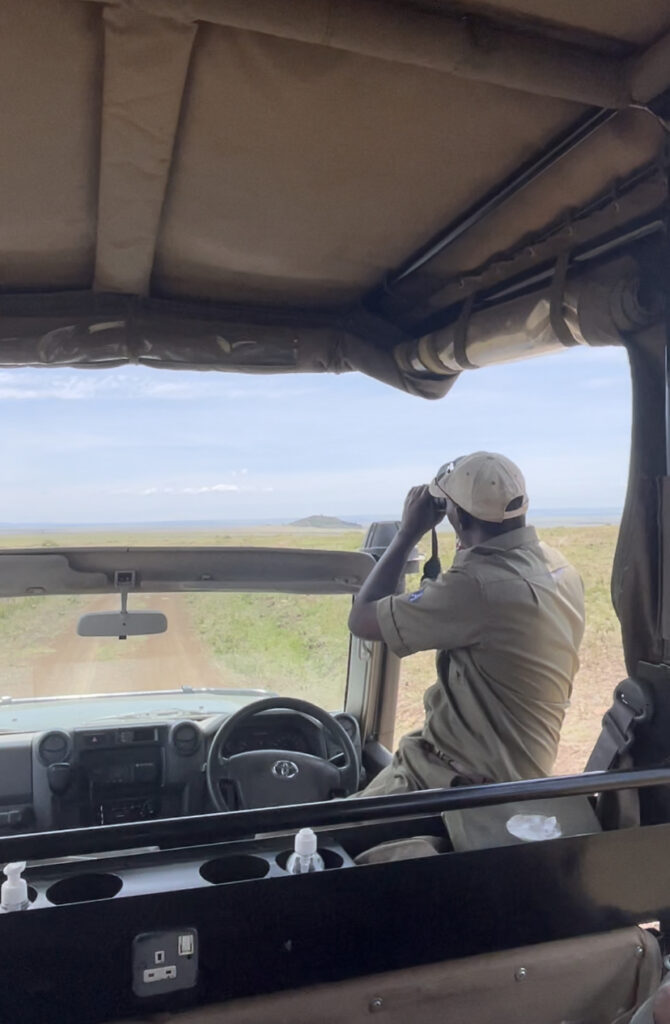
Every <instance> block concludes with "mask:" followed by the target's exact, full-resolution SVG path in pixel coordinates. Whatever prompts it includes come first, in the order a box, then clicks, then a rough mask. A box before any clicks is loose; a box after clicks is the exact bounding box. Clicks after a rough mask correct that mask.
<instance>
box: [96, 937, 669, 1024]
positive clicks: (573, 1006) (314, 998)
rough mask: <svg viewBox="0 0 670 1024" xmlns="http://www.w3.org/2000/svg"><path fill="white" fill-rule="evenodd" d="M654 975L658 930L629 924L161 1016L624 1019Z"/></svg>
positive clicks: (229, 1021)
mask: <svg viewBox="0 0 670 1024" xmlns="http://www.w3.org/2000/svg"><path fill="white" fill-rule="evenodd" d="M448 926H449V923H448V922H445V927H448ZM342 941H346V937H345V936H343V937H342ZM333 956H334V957H336V956H337V937H336V936H333ZM660 976H661V955H660V951H659V946H658V943H657V941H656V939H655V937H654V936H653V934H652V933H650V932H648V931H646V930H645V929H641V928H636V927H633V928H624V929H620V930H617V931H612V932H606V933H603V934H602V935H589V936H585V937H580V938H578V939H567V940H562V941H558V942H547V943H542V944H540V945H536V946H527V947H525V948H520V949H513V950H506V951H503V952H498V953H487V954H483V955H480V956H473V957H467V958H464V959H462V960H450V961H447V962H444V963H435V964H425V965H421V966H419V967H413V968H407V969H404V970H400V971H389V972H388V973H385V974H375V975H368V976H366V977H362V978H351V979H347V980H345V981H339V982H336V983H331V984H326V985H316V986H311V987H309V988H304V989H298V990H294V991H290V992H279V993H274V994H271V995H262V996H256V997H254V998H249V999H239V1000H234V1001H232V1002H228V1003H219V1004H215V1005H210V1006H203V1007H198V1008H196V1009H192V1010H188V1011H186V1012H182V1013H177V1014H175V1015H172V1016H168V1017H166V1018H165V1021H166V1024H167V1022H168V1021H169V1022H170V1024H315V1022H316V1021H318V1022H319V1024H370V1019H371V1014H374V1013H375V1012H376V1011H378V1012H379V1013H380V1017H379V1019H380V1021H383V1022H384V1024H407V1022H408V1021H411V1022H412V1024H435V1022H436V1021H444V1022H445V1024H462V1022H465V1021H467V1022H468V1024H521V1022H524V1024H565V1022H567V1021H570V1022H579V1024H627V1022H628V1021H629V1020H630V1018H631V1016H632V1015H633V1013H634V1012H635V1010H636V1009H637V1008H638V1007H639V1006H640V1005H641V1004H642V1003H643V1002H644V1001H645V1000H646V999H647V998H648V997H649V996H650V995H651V994H652V993H653V992H654V991H655V989H656V987H657V986H658V983H659V980H660ZM149 1019H150V1018H148V1017H147V1018H146V1019H145V1020H149ZM153 1019H154V1020H155V1018H153ZM161 1020H163V1018H161ZM116 1024H121V1022H120V1021H118V1022H116ZM125 1024H129V1022H127V1021H126V1022H125ZM134 1024H143V1020H142V1018H136V1019H135V1021H134Z"/></svg>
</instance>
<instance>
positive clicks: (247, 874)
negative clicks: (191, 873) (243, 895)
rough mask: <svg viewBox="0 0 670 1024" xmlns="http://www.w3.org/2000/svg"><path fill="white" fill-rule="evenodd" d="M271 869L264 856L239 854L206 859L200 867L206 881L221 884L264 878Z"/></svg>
mask: <svg viewBox="0 0 670 1024" xmlns="http://www.w3.org/2000/svg"><path fill="white" fill-rule="evenodd" d="M269 870H270V865H269V863H268V862H267V861H266V860H263V858H262V857H252V856H251V855H249V854H237V855H236V856H231V857H216V858H215V859H214V860H208V861H205V863H204V864H202V865H201V867H200V874H201V875H202V877H203V878H204V879H205V881H206V882H211V883H212V885H221V884H222V883H223V882H245V881H248V880H249V879H251V878H264V877H265V875H267V873H268V871H269Z"/></svg>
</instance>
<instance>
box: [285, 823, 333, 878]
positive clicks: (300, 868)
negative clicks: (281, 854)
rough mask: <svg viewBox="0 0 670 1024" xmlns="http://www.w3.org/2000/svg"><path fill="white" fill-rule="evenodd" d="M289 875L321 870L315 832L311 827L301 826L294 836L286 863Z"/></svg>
mask: <svg viewBox="0 0 670 1024" xmlns="http://www.w3.org/2000/svg"><path fill="white" fill-rule="evenodd" d="M286 870H287V871H288V873H289V875H305V874H307V873H308V872H309V871H323V870H324V867H323V858H322V857H321V855H320V854H318V853H317V850H316V834H315V833H314V832H313V831H312V829H311V828H301V829H300V831H299V832H298V833H297V835H296V837H295V846H294V851H293V853H292V854H291V856H290V857H289V859H288V861H287V863H286Z"/></svg>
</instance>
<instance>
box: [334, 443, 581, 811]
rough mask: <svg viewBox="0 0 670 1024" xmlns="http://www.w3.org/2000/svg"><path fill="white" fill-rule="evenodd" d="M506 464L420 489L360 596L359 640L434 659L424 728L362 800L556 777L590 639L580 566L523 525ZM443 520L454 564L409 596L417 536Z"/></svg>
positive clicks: (471, 460) (355, 612)
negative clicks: (405, 585) (406, 571)
mask: <svg viewBox="0 0 670 1024" xmlns="http://www.w3.org/2000/svg"><path fill="white" fill-rule="evenodd" d="M527 508H528V498H527V496H526V486H525V482H524V479H523V476H522V474H521V471H520V470H519V469H518V467H517V466H515V465H514V463H513V462H511V461H510V460H509V459H506V458H505V457H504V456H502V455H496V454H492V453H490V452H475V453H474V454H472V455H467V456H464V457H462V458H460V459H457V460H455V461H454V462H451V463H448V464H447V465H446V466H443V467H442V469H441V470H440V471H439V472H438V474H437V476H436V477H435V479H434V480H433V482H432V483H431V484H430V486H422V487H415V488H413V489H412V490H411V491H410V492H409V494H408V496H407V499H406V501H405V508H404V511H403V518H402V523H401V526H400V530H399V532H398V534H397V536H396V538H395V540H394V541H393V543H392V544H391V545H390V547H389V548H388V550H387V551H386V553H385V554H384V556H383V558H382V559H381V560H380V562H379V563H378V564H377V565H376V566H375V568H374V570H373V571H372V573H371V574H370V576H369V577H368V579H367V580H366V582H365V584H364V586H363V587H362V588H361V590H360V592H359V594H358V595H357V597H356V600H355V602H354V605H353V608H352V612H351V617H350V620H349V625H350V628H351V631H352V633H353V634H354V635H355V636H359V637H362V638H363V639H366V640H383V641H384V642H385V643H386V644H388V646H389V647H390V649H391V650H392V651H393V652H394V653H395V654H397V655H398V656H399V657H401V658H402V657H405V656H406V655H408V654H413V653H414V652H416V651H424V650H430V649H435V650H436V651H437V658H436V664H437V673H438V679H437V682H436V683H435V684H434V685H433V686H431V687H430V688H429V689H428V690H427V691H426V693H425V696H424V704H425V711H426V718H425V722H424V726H423V728H422V729H420V730H417V731H416V732H413V733H410V734H409V735H407V736H404V737H403V738H402V739H401V741H400V744H399V746H398V750H397V751H396V753H395V755H394V757H393V761H392V763H391V764H390V765H389V766H388V767H387V768H385V769H384V770H383V771H382V772H381V773H380V774H379V775H378V776H377V777H376V778H375V779H373V781H372V782H371V784H370V785H369V786H368V787H367V789H366V790H365V791H364V793H363V794H361V795H365V796H372V795H378V794H382V793H396V792H404V791H407V790H414V789H433V788H442V787H447V786H452V785H459V784H467V783H470V782H473V783H476V782H502V781H507V780H513V779H522V778H535V777H538V776H543V775H548V774H549V773H550V772H551V769H552V766H553V763H554V760H555V758H556V750H557V746H558V739H559V734H560V729H561V724H562V722H563V716H564V714H565V709H566V707H567V705H568V702H569V698H570V693H571V689H572V681H573V678H574V676H575V673H576V671H577V668H578V666H579V661H578V657H577V652H578V649H579V644H580V641H581V639H582V635H583V632H584V594H583V586H582V582H581V579H580V577H579V575H578V573H577V572H576V570H575V569H574V568H573V567H572V566H571V565H570V564H569V562H568V561H567V560H566V559H565V558H564V557H563V555H561V554H560V552H558V551H555V550H553V549H552V548H549V547H547V546H546V545H545V544H543V543H541V542H540V541H539V540H538V538H537V534H536V533H535V530H534V528H533V527H532V526H526V521H525V513H526V510H527ZM445 514H446V516H447V517H448V518H449V521H450V523H451V524H452V526H453V527H454V530H455V532H456V546H457V551H456V556H455V558H454V562H453V565H452V566H451V568H450V569H449V570H448V572H445V573H443V574H442V575H440V576H439V577H438V579H436V580H435V581H428V582H425V583H423V584H422V586H421V589H419V590H418V591H416V593H413V594H401V595H398V594H397V593H396V591H397V588H398V582H399V580H400V577H401V574H402V571H403V568H404V565H405V562H406V561H407V558H408V556H409V554H410V552H411V550H412V548H413V547H414V545H415V544H416V543H417V541H418V540H419V539H420V538H421V536H423V534H424V533H425V532H426V531H427V530H430V529H432V528H434V527H435V526H436V525H437V523H439V522H440V521H441V520H442V519H443V518H444V516H445Z"/></svg>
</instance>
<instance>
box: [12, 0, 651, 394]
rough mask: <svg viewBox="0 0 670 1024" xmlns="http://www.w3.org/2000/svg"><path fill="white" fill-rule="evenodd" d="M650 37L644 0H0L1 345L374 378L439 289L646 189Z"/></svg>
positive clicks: (601, 219)
mask: <svg viewBox="0 0 670 1024" xmlns="http://www.w3.org/2000/svg"><path fill="white" fill-rule="evenodd" d="M669 33H670V4H668V2H667V0H638V2H636V3H635V4H631V3H628V2H624V0H591V2H590V3H583V2H581V0H490V2H488V3H486V4H481V3H470V2H468V3H451V2H447V0H413V2H409V0H405V2H401V0H398V2H392V0H291V2H286V3H281V4H277V3H275V2H274V0H0V89H1V94H2V96H3V103H2V105H0V149H1V151H2V152H1V157H0V193H1V194H2V196H3V200H4V201H3V203H2V205H1V206H0V267H1V268H2V271H1V281H2V290H3V294H2V296H0V363H4V364H5V365H35V364H38V365H41V364H62V363H68V364H73V363H74V364H76V363H78V362H79V363H82V362H84V363H85V362H87V361H88V362H91V361H92V362H94V363H102V364H105V363H112V362H115V361H124V360H125V359H137V358H140V359H144V360H145V361H153V362H154V364H163V363H164V364H179V363H180V362H181V363H182V364H184V365H209V364H215V363H216V361H217V359H220V360H221V362H222V365H223V364H225V363H226V360H227V365H228V367H229V368H233V369H240V368H242V369H248V370H254V369H255V370H265V371H268V370H282V369H320V368H321V369H323V368H325V369H348V368H350V367H351V366H357V367H359V368H363V369H367V370H368V372H375V371H377V373H378V375H381V376H383V375H384V373H386V374H387V376H388V374H391V375H392V371H391V370H389V369H388V367H387V368H386V369H384V368H383V365H382V364H383V354H384V353H386V352H388V351H389V350H390V349H391V348H392V347H393V346H394V345H395V344H396V343H397V342H398V341H399V340H401V339H402V338H406V337H408V336H411V335H412V334H413V333H414V332H416V331H417V330H418V329H419V325H420V324H421V323H422V322H423V321H424V320H425V318H426V317H428V316H430V315H431V314H433V313H434V312H435V311H436V310H439V309H441V308H443V307H444V306H445V305H449V303H453V302H454V301H455V300H456V299H458V298H459V297H460V298H462V297H463V294H465V293H466V292H467V291H468V290H469V285H468V286H466V287H465V291H464V281H465V282H468V281H471V280H479V281H484V282H485V283H486V282H489V280H490V279H494V280H496V281H504V280H505V278H506V276H507V275H508V274H509V273H511V272H512V270H514V271H515V272H516V271H519V270H524V269H528V267H532V265H533V263H534V262H540V261H542V260H545V259H548V258H553V257H554V256H555V254H556V252H558V251H560V250H561V249H562V248H565V247H566V246H570V245H574V243H575V238H576V237H577V238H579V239H581V238H588V237H591V236H593V237H596V236H598V235H599V234H600V233H602V232H605V231H607V230H611V229H613V228H617V227H620V226H621V225H622V224H626V223H627V222H628V221H632V220H635V219H636V218H639V217H640V216H642V215H644V214H645V213H646V212H648V211H650V210H653V209H654V208H656V207H658V206H659V205H660V204H661V203H662V202H663V201H664V199H665V183H664V178H663V174H662V173H661V171H660V162H661V158H662V154H663V146H664V138H665V135H664V130H663V125H662V123H661V122H660V121H659V119H658V112H657V111H655V110H654V109H653V104H654V103H655V102H656V101H657V97H658V96H660V95H661V94H662V93H663V92H664V91H665V89H666V88H667V87H668V86H670V70H669V69H670V35H669ZM649 105H651V107H652V109H649ZM645 108H646V109H645ZM599 111H605V112H608V111H609V112H611V115H612V116H609V115H608V117H607V118H606V119H603V122H602V124H600V126H599V127H598V129H597V130H596V131H594V132H592V133H591V134H589V135H588V137H587V138H585V140H584V141H583V142H581V144H580V145H578V146H575V147H574V148H571V149H570V150H569V151H568V152H567V153H566V154H565V155H564V156H563V157H562V159H561V160H560V161H558V162H557V163H555V164H554V165H553V166H551V167H549V168H548V169H547V170H546V171H545V172H544V173H543V174H541V175H540V176H538V177H536V179H535V180H534V181H532V183H531V184H529V185H528V186H527V187H526V188H524V189H523V190H522V191H521V192H519V193H518V194H516V195H514V196H513V197H512V198H510V199H509V200H508V201H507V202H505V203H504V204H502V205H500V206H498V207H497V208H496V209H494V210H493V211H492V212H490V213H489V214H488V215H487V216H486V217H485V218H483V219H482V220H480V221H479V222H478V223H476V224H474V225H473V226H471V227H470V228H469V229H468V230H466V231H464V232H462V233H461V234H460V235H459V236H458V237H457V238H456V239H455V240H454V241H453V242H452V244H450V245H449V246H448V247H446V248H444V250H443V251H441V252H440V253H439V254H438V255H437V256H436V257H435V258H433V259H431V260H429V261H427V262H426V264H425V265H423V266H422V267H421V268H420V269H418V270H417V271H416V273H413V274H412V275H411V276H408V277H407V279H406V280H403V281H401V282H394V275H395V272H396V270H397V269H398V268H401V267H403V265H406V264H407V261H408V259H410V258H411V256H412V254H414V253H415V252H417V251H420V250H421V249H422V247H424V246H425V245H426V243H427V242H428V241H429V240H430V239H431V238H433V237H434V236H436V234H439V232H441V231H442V230H443V229H444V228H445V227H448V226H449V225H453V224H454V223H458V221H459V218H462V217H463V216H464V214H467V212H468V211H469V210H471V209H472V208H473V207H476V206H477V204H478V203H480V202H481V200H482V198H483V197H486V196H489V195H491V194H494V195H495V193H496V190H499V189H500V187H501V185H502V183H504V182H505V181H506V180H507V179H509V177H510V176H513V175H514V173H515V171H516V170H517V169H518V168H520V167H522V166H523V165H524V164H527V163H528V162H529V161H533V160H534V159H536V158H537V156H538V154H541V153H542V152H543V150H545V149H546V148H547V147H548V146H551V144H552V142H553V140H555V139H556V138H557V137H558V136H560V135H561V133H565V132H567V131H569V130H570V129H571V127H572V126H574V125H575V124H578V123H580V122H581V121H583V120H584V119H585V118H588V117H590V116H593V114H594V113H598V112H599ZM637 172H640V180H639V182H638V183H636V184H634V187H633V186H630V185H629V184H627V183H628V182H629V181H630V176H631V175H632V174H634V173H637ZM609 193H611V195H609ZM608 195H609V199H608V198H607V197H608ZM603 197H605V198H603ZM589 205H591V206H592V207H593V208H592V209H591V210H590V212H588V215H587V214H586V213H585V212H584V211H585V210H587V211H589ZM571 232H572V234H571ZM499 256H500V258H498V257H499ZM487 275H488V276H487ZM459 290H460V291H459ZM222 324H224V325H227V327H226V329H224V328H223V327H222V326H221V325H222ZM166 339H167V340H166ZM245 343H246V350H244V345H245ZM233 352H236V353H237V355H233ZM391 382H392V383H397V381H396V380H392V381H391Z"/></svg>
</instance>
